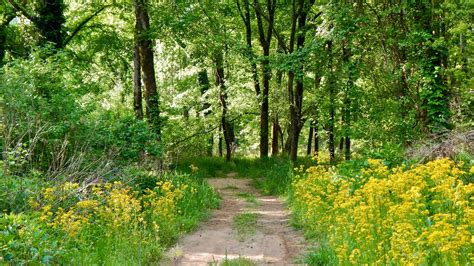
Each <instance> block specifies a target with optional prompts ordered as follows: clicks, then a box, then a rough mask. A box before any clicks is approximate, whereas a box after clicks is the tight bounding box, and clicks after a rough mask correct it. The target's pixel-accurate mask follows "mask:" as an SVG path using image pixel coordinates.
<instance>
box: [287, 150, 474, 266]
mask: <svg viewBox="0 0 474 266" xmlns="http://www.w3.org/2000/svg"><path fill="white" fill-rule="evenodd" d="M368 163H369V166H368V168H367V169H364V170H363V171H362V175H361V176H358V177H356V178H344V177H341V176H338V175H337V174H336V173H335V171H331V170H327V169H325V168H323V167H321V166H316V167H311V168H309V169H308V170H307V173H305V174H303V175H300V176H297V177H296V178H295V179H294V181H293V184H292V188H293V191H294V194H293V196H294V197H293V198H294V199H293V210H294V213H295V215H296V217H297V219H299V221H300V222H301V223H302V225H303V226H304V227H305V228H306V229H307V230H309V231H312V232H320V233H325V234H327V235H328V238H329V242H330V244H331V246H332V247H333V249H334V250H335V252H336V254H337V257H338V260H339V262H340V263H342V264H348V263H352V264H364V263H369V264H372V263H376V264H390V263H396V264H432V263H436V262H437V263H440V264H466V263H474V256H473V255H472V254H474V247H473V246H474V237H473V232H474V223H473V221H474V208H473V199H474V184H472V183H468V184H465V183H463V181H462V180H461V178H460V177H461V176H462V175H465V174H466V173H465V172H463V171H462V170H460V168H459V167H458V166H456V164H455V163H454V162H453V161H450V160H449V159H438V160H435V161H432V162H429V163H427V164H423V165H418V166H414V167H412V168H411V169H407V170H404V169H402V168H395V169H389V168H388V167H386V166H385V165H384V164H383V162H382V161H381V160H372V159H371V160H369V161H368Z"/></svg>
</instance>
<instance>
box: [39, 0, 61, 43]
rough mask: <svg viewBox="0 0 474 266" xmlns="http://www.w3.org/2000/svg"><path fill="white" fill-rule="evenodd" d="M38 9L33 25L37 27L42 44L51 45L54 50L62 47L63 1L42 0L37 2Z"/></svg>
mask: <svg viewBox="0 0 474 266" xmlns="http://www.w3.org/2000/svg"><path fill="white" fill-rule="evenodd" d="M39 2H40V3H41V4H40V9H39V12H38V17H37V19H36V20H35V21H33V22H34V23H35V25H36V26H37V27H38V29H39V31H40V34H41V36H42V37H43V38H44V39H43V41H42V43H43V44H46V43H48V42H49V43H52V44H53V45H54V48H56V49H59V48H62V47H63V43H64V23H65V22H66V19H65V18H64V2H63V0H42V1H39Z"/></svg>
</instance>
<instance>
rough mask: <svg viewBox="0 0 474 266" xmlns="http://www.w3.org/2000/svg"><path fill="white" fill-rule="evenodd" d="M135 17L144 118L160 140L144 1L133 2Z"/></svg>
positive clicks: (150, 43)
mask: <svg viewBox="0 0 474 266" xmlns="http://www.w3.org/2000/svg"><path fill="white" fill-rule="evenodd" d="M134 5H135V17H136V21H137V31H138V32H137V35H138V47H139V58H140V67H141V70H142V73H143V76H142V77H143V84H144V87H145V102H146V109H145V110H146V118H147V120H148V122H149V124H150V126H151V127H152V128H153V130H154V131H155V133H156V134H157V139H160V134H161V122H160V109H159V108H160V107H159V96H158V91H157V89H156V78H155V64H154V63H153V61H154V59H153V45H152V41H151V40H150V38H149V37H148V34H149V30H150V18H149V17H148V12H147V9H146V8H147V5H146V0H135V2H134Z"/></svg>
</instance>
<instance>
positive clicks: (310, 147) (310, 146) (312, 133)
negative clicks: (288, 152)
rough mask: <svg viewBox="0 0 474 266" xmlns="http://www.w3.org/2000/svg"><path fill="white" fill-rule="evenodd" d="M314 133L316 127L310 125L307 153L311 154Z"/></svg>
mask: <svg viewBox="0 0 474 266" xmlns="http://www.w3.org/2000/svg"><path fill="white" fill-rule="evenodd" d="M313 135H314V128H313V127H312V126H310V127H309V133H308V146H307V149H306V155H311V149H312V147H313V145H312V144H313Z"/></svg>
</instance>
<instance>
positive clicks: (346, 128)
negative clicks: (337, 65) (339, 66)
mask: <svg viewBox="0 0 474 266" xmlns="http://www.w3.org/2000/svg"><path fill="white" fill-rule="evenodd" d="M350 45H351V43H350V41H348V40H343V42H342V62H343V64H344V65H346V66H347V67H348V71H347V72H348V76H347V84H346V88H345V92H344V94H345V95H344V103H343V108H342V134H343V135H342V136H343V138H344V143H343V144H345V145H344V159H345V160H346V161H347V160H350V158H351V137H350V132H351V94H352V90H353V87H354V80H355V79H356V77H355V65H354V63H353V60H352V53H351V47H350Z"/></svg>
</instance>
